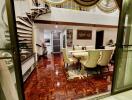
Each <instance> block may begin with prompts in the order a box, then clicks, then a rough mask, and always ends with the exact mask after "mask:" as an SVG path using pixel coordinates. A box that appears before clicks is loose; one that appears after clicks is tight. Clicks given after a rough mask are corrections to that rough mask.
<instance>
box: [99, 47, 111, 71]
mask: <svg viewBox="0 0 132 100" xmlns="http://www.w3.org/2000/svg"><path fill="white" fill-rule="evenodd" d="M100 52H101V57H100V59H99V61H98V63H97V64H98V65H99V66H100V67H101V66H104V67H105V66H106V67H107V68H108V64H109V62H110V60H111V58H112V54H113V50H100ZM108 71H109V68H108Z"/></svg>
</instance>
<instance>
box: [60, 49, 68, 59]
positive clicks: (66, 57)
mask: <svg viewBox="0 0 132 100" xmlns="http://www.w3.org/2000/svg"><path fill="white" fill-rule="evenodd" d="M62 53H63V59H64V62H68V61H69V59H68V54H67V50H66V48H62Z"/></svg>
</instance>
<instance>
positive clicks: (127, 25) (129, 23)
mask: <svg viewBox="0 0 132 100" xmlns="http://www.w3.org/2000/svg"><path fill="white" fill-rule="evenodd" d="M131 7H132V0H123V8H122V12H121V14H120V16H121V18H120V24H119V26H120V27H119V30H118V39H117V49H116V66H115V67H116V68H115V76H114V82H113V93H116V92H120V91H124V90H127V89H130V88H132V78H131V75H132V12H131Z"/></svg>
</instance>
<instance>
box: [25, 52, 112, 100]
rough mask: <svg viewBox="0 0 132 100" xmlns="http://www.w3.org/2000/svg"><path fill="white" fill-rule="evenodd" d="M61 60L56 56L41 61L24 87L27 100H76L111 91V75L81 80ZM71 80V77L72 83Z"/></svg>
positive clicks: (106, 73)
mask: <svg viewBox="0 0 132 100" xmlns="http://www.w3.org/2000/svg"><path fill="white" fill-rule="evenodd" d="M49 58H50V59H49ZM62 58H63V57H62V55H60V54H57V55H52V56H51V55H49V56H48V58H47V59H43V58H42V59H40V61H39V62H38V66H37V67H36V68H35V70H34V71H33V72H32V74H31V76H30V77H29V78H28V80H27V81H26V82H25V83H24V89H25V98H26V100H75V99H78V98H81V97H85V96H91V95H96V94H100V93H103V92H108V91H110V89H111V80H112V71H110V72H104V73H103V74H101V75H91V76H89V77H86V76H85V75H82V76H81V74H79V72H78V71H73V72H72V70H71V71H70V72H68V70H66V69H65V67H64V63H63V59H62ZM68 74H69V75H68ZM68 76H70V77H71V76H72V77H71V79H69V78H68Z"/></svg>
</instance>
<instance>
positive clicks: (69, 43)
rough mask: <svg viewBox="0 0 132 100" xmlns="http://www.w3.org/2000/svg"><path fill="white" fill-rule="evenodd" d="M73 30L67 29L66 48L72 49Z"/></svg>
mask: <svg viewBox="0 0 132 100" xmlns="http://www.w3.org/2000/svg"><path fill="white" fill-rule="evenodd" d="M72 39H73V29H67V47H72Z"/></svg>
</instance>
